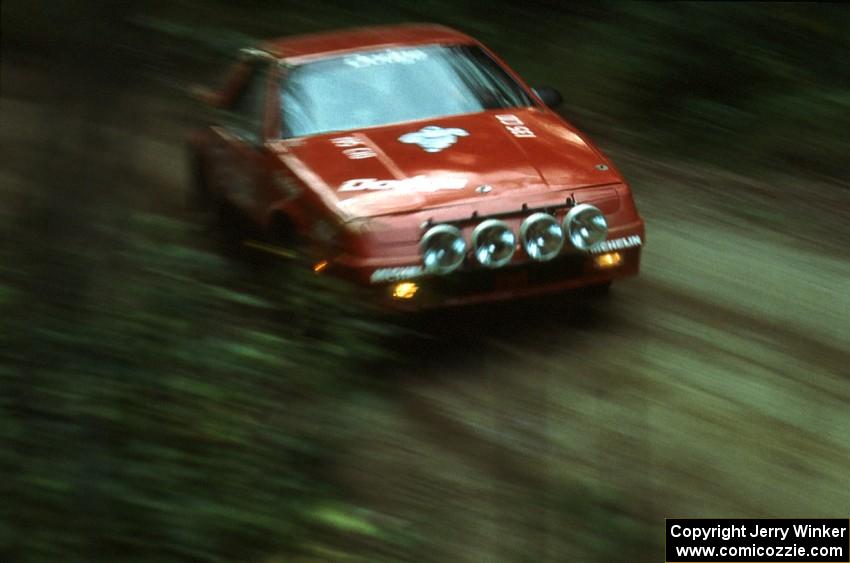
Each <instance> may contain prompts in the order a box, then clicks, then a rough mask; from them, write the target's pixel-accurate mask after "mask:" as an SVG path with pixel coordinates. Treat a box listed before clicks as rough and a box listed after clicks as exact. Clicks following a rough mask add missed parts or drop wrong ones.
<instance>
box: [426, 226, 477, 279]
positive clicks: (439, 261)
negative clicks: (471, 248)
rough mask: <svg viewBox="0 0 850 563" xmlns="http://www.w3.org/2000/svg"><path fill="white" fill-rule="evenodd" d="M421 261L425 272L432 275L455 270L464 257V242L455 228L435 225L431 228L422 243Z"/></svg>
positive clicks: (461, 235)
mask: <svg viewBox="0 0 850 563" xmlns="http://www.w3.org/2000/svg"><path fill="white" fill-rule="evenodd" d="M419 246H420V248H421V249H422V261H423V263H424V264H425V270H426V271H427V272H430V273H434V274H448V273H449V272H451V271H453V270H456V269H457V268H458V267H459V266H460V265H461V264H463V259H464V257H465V256H466V241H464V240H463V234H462V233H461V232H460V230H459V229H458V228H457V227H452V226H451V225H437V226H436V227H431V228H430V229H428V232H426V233H425V236H423V237H422V242H420V243H419Z"/></svg>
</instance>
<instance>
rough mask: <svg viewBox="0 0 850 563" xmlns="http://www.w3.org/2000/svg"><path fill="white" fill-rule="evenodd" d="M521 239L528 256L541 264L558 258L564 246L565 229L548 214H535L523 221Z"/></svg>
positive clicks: (520, 231) (520, 230)
mask: <svg viewBox="0 0 850 563" xmlns="http://www.w3.org/2000/svg"><path fill="white" fill-rule="evenodd" d="M519 237H520V239H521V240H522V246H523V248H525V252H526V254H528V255H529V256H530V257H531V258H532V259H533V260H538V261H540V262H545V261H546V260H551V259H552V258H554V257H556V256H557V255H558V253H559V252H561V248H563V246H564V229H563V228H562V227H561V225H560V224H559V223H558V221H557V219H555V218H554V217H552V216H551V215H548V214H546V213H535V214H533V215H530V216H529V217H528V218H527V219H526V220H525V221H523V222H522V226H521V227H520V228H519Z"/></svg>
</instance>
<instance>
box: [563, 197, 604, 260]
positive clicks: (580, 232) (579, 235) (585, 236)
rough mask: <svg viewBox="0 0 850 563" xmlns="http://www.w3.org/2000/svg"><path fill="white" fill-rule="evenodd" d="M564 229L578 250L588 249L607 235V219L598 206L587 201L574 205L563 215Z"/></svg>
mask: <svg viewBox="0 0 850 563" xmlns="http://www.w3.org/2000/svg"><path fill="white" fill-rule="evenodd" d="M564 230H565V231H566V232H567V236H568V237H569V239H570V242H572V243H573V246H575V247H576V248H577V249H579V250H588V249H589V248H590V247H591V246H593V245H594V244H597V243H599V242H602V241H603V240H605V237H606V236H608V221H606V220H605V216H604V215H603V214H602V212H601V211H599V209H598V208H596V207H594V206H593V205H588V204H587V203H581V204H579V205H576V206H575V207H573V208H572V209H570V212H569V213H567V216H566V217H564Z"/></svg>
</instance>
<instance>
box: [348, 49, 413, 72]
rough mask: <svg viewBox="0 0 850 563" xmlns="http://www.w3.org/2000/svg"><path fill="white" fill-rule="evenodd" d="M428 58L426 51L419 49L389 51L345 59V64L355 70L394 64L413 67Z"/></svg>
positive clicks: (361, 54)
mask: <svg viewBox="0 0 850 563" xmlns="http://www.w3.org/2000/svg"><path fill="white" fill-rule="evenodd" d="M427 58H428V54H427V53H426V52H425V51H420V50H419V49H388V50H386V51H380V52H377V53H359V54H357V55H351V56H350V57H345V59H344V61H345V64H347V65H348V66H353V67H354V68H364V67H371V66H382V65H392V64H402V65H412V64H415V63H418V62H419V61H424V60H425V59H427Z"/></svg>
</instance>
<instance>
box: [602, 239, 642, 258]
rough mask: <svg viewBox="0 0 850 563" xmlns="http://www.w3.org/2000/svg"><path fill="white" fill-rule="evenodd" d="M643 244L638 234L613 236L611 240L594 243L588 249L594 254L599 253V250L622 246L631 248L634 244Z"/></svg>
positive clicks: (610, 249)
mask: <svg viewBox="0 0 850 563" xmlns="http://www.w3.org/2000/svg"><path fill="white" fill-rule="evenodd" d="M641 244H643V241H642V240H641V238H640V236H639V235H631V236H628V237H623V238H615V239H611V240H603V241H602V242H599V243H596V244H594V245H593V246H592V247H591V248H590V251H591V252H592V253H594V254H599V253H601V252H610V251H612V250H623V249H624V248H632V247H635V246H640V245H641Z"/></svg>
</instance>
